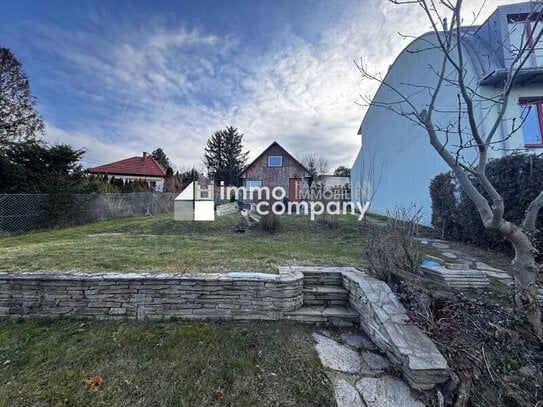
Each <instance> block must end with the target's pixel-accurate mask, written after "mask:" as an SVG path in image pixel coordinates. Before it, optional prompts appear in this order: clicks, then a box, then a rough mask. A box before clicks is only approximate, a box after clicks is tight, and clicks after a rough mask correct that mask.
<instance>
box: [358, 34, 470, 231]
mask: <svg viewBox="0 0 543 407" xmlns="http://www.w3.org/2000/svg"><path fill="white" fill-rule="evenodd" d="M428 41H435V36H434V34H426V35H425V36H423V37H421V38H419V39H417V40H415V41H414V42H413V43H412V44H410V45H409V46H408V47H407V48H408V50H409V51H411V52H406V51H405V50H404V51H403V52H402V53H401V54H400V55H399V56H398V58H397V60H396V61H395V63H394V64H393V65H392V66H391V68H390V70H389V72H388V74H387V76H386V81H387V82H388V83H390V84H393V85H394V86H395V87H396V88H398V89H399V90H400V91H401V92H403V93H405V94H409V95H410V98H409V99H410V101H411V102H412V103H413V105H414V106H415V108H416V109H417V110H419V111H420V110H422V109H424V108H425V107H427V105H428V103H429V96H428V92H427V91H425V89H424V86H431V87H433V86H435V83H436V82H437V77H436V75H435V74H434V73H433V72H432V71H431V69H430V68H429V66H432V67H434V69H435V70H438V69H439V66H440V64H441V61H442V54H441V53H440V52H439V51H438V50H435V49H431V45H430V44H429V43H428ZM429 48H430V49H429ZM412 52H415V53H412ZM407 84H410V85H415V86H409V85H407ZM472 84H473V83H472ZM398 100H399V99H398V95H397V94H396V93H395V92H394V91H392V90H390V89H389V88H386V87H384V86H381V87H380V88H379V90H378V92H377V94H376V96H375V98H374V101H378V102H385V103H391V102H396V101H398ZM394 106H395V108H396V109H399V110H402V111H404V112H409V111H412V109H411V108H410V107H409V106H408V105H406V104H405V103H404V104H403V105H394ZM456 106H457V99H456V91H455V89H454V88H453V87H450V86H445V87H443V90H442V92H441V94H440V97H439V98H438V101H437V104H436V108H437V110H440V111H455V110H456ZM433 118H434V123H435V124H436V125H441V126H446V125H447V123H448V122H449V121H450V120H456V114H454V115H451V114H450V113H449V114H445V113H443V114H440V113H434V116H433ZM360 134H361V143H362V148H361V151H360V153H359V156H358V157H357V159H356V161H355V163H354V165H353V169H352V176H351V178H352V183H353V185H352V187H353V188H356V185H357V184H358V183H363V182H367V181H368V180H369V181H371V183H372V184H373V190H374V196H373V198H372V202H371V206H370V211H371V212H374V213H379V214H385V213H386V211H392V210H394V208H395V207H396V206H397V205H398V204H403V205H409V204H411V203H413V204H416V205H417V206H418V207H420V208H422V209H423V211H424V217H423V219H422V222H423V223H425V224H430V219H431V201H430V195H429V184H430V179H431V178H432V177H434V176H435V175H436V174H438V173H440V172H445V171H448V170H449V168H448V167H447V165H446V164H445V162H444V161H443V160H442V159H441V157H440V156H439V155H438V153H437V152H436V151H435V150H434V148H433V147H432V146H431V145H430V143H429V138H428V135H427V133H426V131H425V130H424V129H423V128H422V127H420V126H417V125H416V124H414V123H412V122H411V121H410V120H409V119H407V118H406V117H403V116H401V115H398V114H396V113H394V112H391V111H389V110H387V109H384V108H381V107H377V106H371V107H370V108H369V109H368V111H367V113H366V115H365V117H364V120H363V122H362V125H361V128H360ZM442 141H445V140H444V138H442ZM452 144H453V143H449V144H448V147H449V150H450V151H452V152H455V149H454V148H453V147H452ZM464 154H465V155H466V156H469V155H472V154H471V153H470V152H464ZM468 158H469V157H468Z"/></svg>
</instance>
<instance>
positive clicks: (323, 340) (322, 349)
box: [313, 333, 361, 373]
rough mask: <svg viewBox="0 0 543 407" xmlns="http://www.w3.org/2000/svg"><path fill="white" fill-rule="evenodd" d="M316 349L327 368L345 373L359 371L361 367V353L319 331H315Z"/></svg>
mask: <svg viewBox="0 0 543 407" xmlns="http://www.w3.org/2000/svg"><path fill="white" fill-rule="evenodd" d="M313 339H314V340H315V342H316V345H315V349H316V350H317V353H318V355H319V359H320V360H321V363H322V365H323V366H324V368H325V369H331V370H335V371H338V372H344V373H358V372H359V371H360V367H361V358H360V355H359V354H358V353H357V352H355V351H354V350H352V349H351V348H349V347H347V346H345V345H341V344H340V343H338V342H336V341H335V340H333V339H331V338H328V337H326V336H324V335H320V334H318V333H313Z"/></svg>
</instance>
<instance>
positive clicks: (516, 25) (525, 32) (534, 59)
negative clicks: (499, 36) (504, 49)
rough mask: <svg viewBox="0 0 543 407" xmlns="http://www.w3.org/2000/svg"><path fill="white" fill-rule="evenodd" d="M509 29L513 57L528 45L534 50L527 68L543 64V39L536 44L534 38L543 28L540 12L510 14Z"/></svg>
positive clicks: (508, 17) (528, 47) (508, 19)
mask: <svg viewBox="0 0 543 407" xmlns="http://www.w3.org/2000/svg"><path fill="white" fill-rule="evenodd" d="M507 29H508V31H509V43H510V46H511V48H510V51H511V57H512V58H515V57H516V56H517V55H518V53H519V52H520V51H521V50H522V48H523V47H527V49H533V51H532V53H531V55H530V58H529V59H528V60H527V61H526V64H525V65H524V66H525V67H526V68H528V67H538V66H541V65H542V64H543V44H542V41H539V42H538V43H537V44H535V45H534V40H535V39H536V38H538V36H539V35H540V33H541V30H542V29H543V21H542V20H541V15H540V13H535V12H534V13H532V15H530V14H528V13H523V14H511V15H508V16H507Z"/></svg>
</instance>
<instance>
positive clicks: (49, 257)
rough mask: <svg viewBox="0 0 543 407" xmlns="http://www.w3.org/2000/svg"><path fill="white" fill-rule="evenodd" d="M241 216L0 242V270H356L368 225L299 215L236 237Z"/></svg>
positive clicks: (140, 223) (111, 225) (167, 217)
mask: <svg viewBox="0 0 543 407" xmlns="http://www.w3.org/2000/svg"><path fill="white" fill-rule="evenodd" d="M240 219H241V216H240V215H239V214H231V215H227V216H223V217H220V218H218V219H217V220H216V221H214V222H175V221H174V220H173V215H172V214H162V215H156V216H149V217H137V218H136V217H135V218H125V219H116V220H112V221H104V222H99V223H95V224H91V225H84V226H76V227H70V228H64V229H57V230H51V231H43V232H33V233H27V234H23V235H17V236H8V237H1V238H0V271H22V270H25V271H38V270H39V271H88V272H105V271H120V272H127V271H150V272H225V271H240V270H242V271H258V272H276V269H277V266H282V265H334V266H358V267H361V266H364V260H363V257H362V253H363V249H364V246H365V244H366V242H367V236H368V233H369V229H370V226H369V225H367V224H366V223H364V222H359V221H358V220H357V218H356V217H354V216H349V215H345V216H340V217H339V226H338V228H336V229H327V228H323V227H322V226H320V225H319V223H318V222H312V221H311V220H310V219H309V217H307V216H303V215H298V216H296V215H289V216H282V217H280V229H279V230H278V231H277V232H276V233H275V234H268V233H265V232H262V231H260V230H259V229H258V228H255V229H251V230H250V231H248V232H246V233H236V232H235V230H236V227H237V225H238V224H239V222H240Z"/></svg>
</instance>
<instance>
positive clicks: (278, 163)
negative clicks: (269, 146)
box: [268, 155, 283, 167]
mask: <svg viewBox="0 0 543 407" xmlns="http://www.w3.org/2000/svg"><path fill="white" fill-rule="evenodd" d="M282 166H283V156H281V155H269V156H268V167H282Z"/></svg>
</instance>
